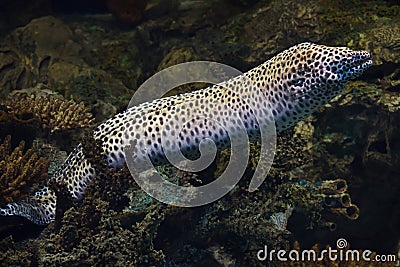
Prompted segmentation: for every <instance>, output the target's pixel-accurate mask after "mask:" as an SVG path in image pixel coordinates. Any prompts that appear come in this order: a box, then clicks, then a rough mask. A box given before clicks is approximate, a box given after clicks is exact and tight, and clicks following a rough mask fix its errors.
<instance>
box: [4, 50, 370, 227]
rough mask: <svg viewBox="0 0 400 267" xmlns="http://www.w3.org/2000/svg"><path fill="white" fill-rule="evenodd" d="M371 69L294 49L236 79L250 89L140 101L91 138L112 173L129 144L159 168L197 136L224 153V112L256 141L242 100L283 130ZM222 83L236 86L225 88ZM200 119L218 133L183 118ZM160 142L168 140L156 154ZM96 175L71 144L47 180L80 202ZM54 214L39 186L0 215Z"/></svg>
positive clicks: (347, 57) (48, 194) (47, 192)
mask: <svg viewBox="0 0 400 267" xmlns="http://www.w3.org/2000/svg"><path fill="white" fill-rule="evenodd" d="M371 65H372V61H371V60H370V55H369V53H368V52H366V51H353V50H351V49H349V48H346V47H328V46H324V45H317V44H313V43H302V44H298V45H296V46H293V47H291V48H289V49H287V50H285V51H283V52H281V53H279V54H278V55H276V56H274V57H273V58H271V59H270V60H268V61H266V62H265V63H263V64H261V65H260V66H258V67H256V68H254V69H251V70H250V71H248V72H246V73H245V74H243V75H245V76H246V77H247V78H248V79H250V81H251V83H247V84H240V83H237V80H235V79H236V78H233V79H231V80H228V81H226V82H224V84H218V85H214V86H211V87H208V88H206V89H202V90H198V91H195V92H192V93H187V94H181V95H177V96H171V97H166V98H161V99H157V100H154V101H151V102H146V103H143V104H140V105H138V106H134V107H131V108H129V109H127V110H126V111H125V112H122V113H120V114H117V115H115V116H114V117H113V118H111V119H109V120H107V121H106V122H104V123H103V124H101V125H99V126H98V127H97V128H96V129H95V130H94V131H93V135H94V138H95V139H96V140H101V141H102V144H103V145H102V149H103V151H104V154H105V160H107V163H108V165H109V166H111V167H113V168H115V169H119V168H121V167H122V166H123V165H124V164H125V155H124V151H123V148H124V145H126V144H127V143H129V142H130V141H132V140H135V141H136V143H137V144H138V146H139V148H140V149H139V150H138V154H139V155H138V157H143V156H145V154H146V153H147V155H149V156H150V158H152V160H153V162H155V163H157V162H158V163H159V164H164V160H163V156H164V155H165V154H163V153H164V152H163V151H165V150H176V149H181V150H182V151H183V150H185V149H186V150H189V151H190V150H191V149H192V150H193V149H194V150H196V148H198V145H199V142H200V141H201V140H202V139H204V138H211V139H212V140H213V141H215V143H216V145H217V148H219V149H224V148H225V147H227V146H228V145H229V144H228V143H229V142H228V141H229V139H227V138H228V136H227V134H226V132H225V130H224V129H228V128H229V129H232V130H233V131H234V130H235V125H236V124H237V123H238V122H237V120H238V118H237V116H236V117H234V116H233V115H232V114H230V112H227V110H228V109H233V110H235V111H237V112H238V113H237V114H240V118H239V119H240V120H241V121H242V122H243V123H244V126H245V128H246V131H247V132H248V134H249V137H250V138H249V139H250V140H254V139H257V138H259V134H258V133H257V129H258V122H257V120H256V119H255V114H254V112H257V110H252V109H251V108H249V105H247V104H246V102H243V99H245V98H246V99H248V100H249V101H251V102H252V106H253V107H256V108H257V107H264V108H267V109H268V110H269V111H270V113H269V114H272V115H271V116H273V118H266V119H273V120H274V121H275V125H276V130H277V131H282V130H285V129H287V128H289V127H291V126H293V125H295V124H296V123H297V122H299V121H301V120H302V119H304V118H305V117H307V116H308V115H309V114H311V113H312V112H314V111H316V110H317V109H318V108H320V107H321V106H323V105H324V104H326V103H327V102H329V101H330V100H331V99H332V98H333V97H335V96H336V95H338V94H339V93H340V92H341V91H342V90H343V89H344V87H345V86H346V84H347V83H348V82H349V81H350V80H351V79H354V78H357V77H359V76H360V75H361V74H362V73H363V72H364V71H365V70H366V69H367V68H369V67H370V66H371ZM238 84H240V85H238ZM223 85H229V86H233V87H235V86H236V87H238V86H240V88H236V89H237V90H228V89H226V87H225V86H223ZM255 92H257V93H261V94H262V95H263V97H255V96H256V95H260V94H254V93H255ZM200 113H201V114H208V115H209V116H213V118H216V119H218V118H219V119H221V121H222V122H223V123H224V124H225V125H223V126H224V127H225V128H221V127H219V126H215V125H212V123H210V122H209V121H206V120H204V121H200V122H198V121H189V120H188V121H186V119H185V118H191V116H193V115H196V114H200ZM259 115H263V114H259ZM183 124H184V128H183V129H181V130H179V127H177V125H183ZM161 137H163V138H166V140H167V141H166V142H165V143H164V144H166V146H165V147H163V149H161V147H162V145H161ZM164 140H165V139H164ZM95 175H96V170H95V169H94V168H93V167H92V166H91V165H90V163H89V162H88V161H87V160H86V159H85V156H84V153H83V147H82V145H78V146H77V147H76V148H75V149H74V150H73V151H72V152H71V154H69V156H68V158H67V159H66V160H65V162H64V163H63V164H62V166H61V167H60V169H59V170H58V171H57V172H56V173H55V174H54V175H53V177H51V179H55V180H56V181H59V182H62V183H66V185H67V188H68V190H69V192H70V193H71V195H72V196H73V197H74V198H76V199H78V200H79V199H82V197H83V193H84V190H85V188H86V187H87V186H88V184H89V183H90V181H91V179H92V178H93V177H94V176H95ZM55 209H56V196H55V193H54V192H53V191H52V190H51V189H50V188H49V187H48V186H45V187H43V188H42V189H41V190H39V191H38V192H36V193H35V194H34V195H32V196H31V197H29V199H27V200H25V201H21V202H18V203H10V204H7V205H6V206H4V207H3V208H1V209H0V214H1V215H3V216H7V215H18V216H23V217H26V218H27V219H29V220H31V221H32V222H34V223H36V224H42V225H45V224H48V223H50V222H51V221H53V220H54V219H55Z"/></svg>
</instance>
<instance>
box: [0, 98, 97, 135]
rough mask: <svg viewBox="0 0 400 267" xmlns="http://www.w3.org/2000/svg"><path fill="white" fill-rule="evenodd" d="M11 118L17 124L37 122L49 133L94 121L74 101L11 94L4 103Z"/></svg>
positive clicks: (87, 111)
mask: <svg viewBox="0 0 400 267" xmlns="http://www.w3.org/2000/svg"><path fill="white" fill-rule="evenodd" d="M5 104H6V106H7V109H8V113H9V114H10V116H11V118H12V119H14V120H15V121H18V122H23V123H29V122H32V121H36V120H37V121H38V122H39V123H40V124H41V126H42V127H43V128H47V129H49V130H50V133H55V132H58V131H63V130H68V129H74V128H81V127H88V126H91V125H92V123H93V121H94V119H93V118H92V114H91V113H90V110H89V108H87V107H85V105H84V104H83V103H82V102H81V103H76V102H75V101H74V100H69V101H67V100H65V99H63V98H61V97H58V96H57V95H52V94H47V95H45V96H35V95H28V94H27V93H23V92H14V93H12V94H11V95H10V96H9V97H8V99H7V101H6V102H5Z"/></svg>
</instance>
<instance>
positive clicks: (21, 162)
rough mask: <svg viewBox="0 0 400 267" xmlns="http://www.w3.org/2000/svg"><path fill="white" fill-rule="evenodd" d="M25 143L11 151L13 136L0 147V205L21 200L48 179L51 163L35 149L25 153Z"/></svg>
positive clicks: (8, 137)
mask: <svg viewBox="0 0 400 267" xmlns="http://www.w3.org/2000/svg"><path fill="white" fill-rule="evenodd" d="M24 148H25V142H24V141H21V142H20V143H19V145H18V146H17V147H16V148H15V149H14V150H12V149H11V136H7V137H6V138H5V140H4V143H3V144H1V145H0V203H2V204H4V203H9V202H15V201H17V200H21V199H23V198H26V197H27V196H28V193H29V192H30V191H31V188H32V185H33V184H37V183H40V181H44V180H46V179H47V169H48V167H49V164H50V161H49V160H47V159H45V158H43V157H40V156H39V154H38V153H37V150H36V149H35V148H34V147H31V148H29V149H28V150H27V151H26V152H24Z"/></svg>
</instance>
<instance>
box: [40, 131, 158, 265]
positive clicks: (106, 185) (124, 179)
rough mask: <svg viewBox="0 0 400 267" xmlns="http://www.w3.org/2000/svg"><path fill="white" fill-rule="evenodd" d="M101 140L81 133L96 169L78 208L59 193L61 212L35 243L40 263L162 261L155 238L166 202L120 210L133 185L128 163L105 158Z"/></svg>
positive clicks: (153, 262)
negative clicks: (113, 165)
mask: <svg viewBox="0 0 400 267" xmlns="http://www.w3.org/2000/svg"><path fill="white" fill-rule="evenodd" d="M99 145H100V144H99V143H98V141H96V140H94V139H93V137H91V135H90V134H87V135H86V136H85V138H84V141H83V146H84V147H85V151H86V154H85V156H86V157H87V158H88V160H89V161H90V162H91V163H92V164H93V165H94V166H96V170H97V172H98V174H97V176H96V177H95V178H94V179H93V181H92V182H91V183H90V185H89V187H88V188H87V189H86V191H85V195H86V196H85V198H84V200H83V202H82V205H81V206H80V207H79V208H78V207H76V206H74V205H72V207H71V206H70V207H68V205H64V204H66V203H59V202H63V201H65V199H58V201H57V205H58V207H59V205H61V206H62V207H63V208H64V209H65V213H64V215H63V217H62V218H58V219H57V220H58V222H56V223H58V224H59V225H58V227H57V228H58V229H53V231H54V230H56V233H53V234H51V235H50V236H48V237H47V239H46V241H45V242H41V243H40V244H39V246H40V248H39V255H38V261H39V265H71V264H72V265H78V264H80V265H82V264H83V265H90V266H94V265H116V266H126V265H133V266H164V264H165V258H164V255H163V252H162V251H160V250H156V249H155V248H154V244H153V242H154V238H155V237H156V235H157V228H158V226H159V224H160V223H161V222H162V221H163V219H164V217H165V208H164V207H165V206H163V205H160V204H159V203H156V204H152V205H150V206H148V208H147V209H145V210H136V211H135V212H131V213H126V212H124V211H123V209H124V207H125V206H126V205H127V201H125V200H126V197H124V193H125V192H126V190H127V188H128V187H129V186H133V182H132V181H133V179H132V178H131V177H130V173H129V171H128V170H127V168H123V169H122V170H121V171H115V170H113V169H110V168H109V167H108V166H107V165H106V164H105V163H104V164H103V163H102V162H104V161H103V160H102V156H101V153H99V152H100V151H101V147H100V146H99ZM56 190H62V186H60V187H58V188H56ZM136 190H137V188H136ZM57 195H58V194H57Z"/></svg>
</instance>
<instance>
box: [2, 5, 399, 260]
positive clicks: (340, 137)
mask: <svg viewBox="0 0 400 267" xmlns="http://www.w3.org/2000/svg"><path fill="white" fill-rule="evenodd" d="M41 2H43V3H44V4H43V10H44V8H45V5H47V4H48V3H47V1H41ZM133 2H134V1H133ZM143 2H144V1H143ZM202 2H204V3H199V1H188V0H185V1H178V0H170V1H155V0H153V1H148V4H147V8H146V9H145V10H144V13H143V14H141V21H140V22H139V21H135V24H134V25H131V26H126V25H121V24H120V23H118V22H116V20H115V19H114V18H112V17H111V16H110V15H109V14H87V13H75V14H63V15H57V14H54V15H50V14H48V13H45V14H43V15H47V16H44V17H40V16H41V14H42V13H40V12H39V13H35V14H39V15H40V16H34V17H29V19H27V18H25V19H21V20H18V23H16V24H15V25H16V26H18V27H17V28H14V29H11V30H9V31H7V32H5V34H3V35H1V36H2V38H1V43H0V88H1V90H0V104H1V105H0V129H1V131H0V137H1V138H0V140H1V141H3V140H5V138H6V136H8V135H11V136H12V137H11V141H7V140H9V139H6V142H5V145H3V146H2V147H1V148H2V150H1V152H2V153H1V156H2V158H0V171H2V173H0V178H1V181H0V185H1V187H0V192H9V193H10V196H9V197H14V196H15V197H23V195H24V194H25V192H26V188H25V187H22V189H23V190H21V188H17V187H16V188H13V186H15V184H13V182H14V183H16V182H18V183H20V182H21V181H22V182H25V183H26V184H29V185H32V186H33V187H38V186H40V185H42V184H43V182H44V181H43V179H41V178H34V180H33V178H32V177H34V176H29V177H25V176H20V175H16V176H15V179H14V180H13V181H11V180H12V179H11V177H10V176H7V177H6V175H4V174H5V173H8V172H10V171H9V170H8V171H7V170H6V171H3V170H4V169H6V168H5V167H4V168H3V166H6V165H7V164H11V162H8V161H7V162H6V160H8V159H9V158H10V157H9V155H10V153H17V152H12V151H15V149H20V150H24V149H22V148H21V145H20V142H21V141H24V142H25V144H26V145H25V150H26V148H30V147H34V148H37V149H38V150H37V151H36V150H35V152H32V151H33V150H32V151H30V152H27V151H24V152H25V154H23V153H22V152H21V153H22V154H21V155H29V156H30V157H34V159H37V158H39V157H43V158H44V160H45V161H43V162H42V161H41V162H42V163H43V164H44V163H45V162H47V161H50V163H49V164H50V169H51V168H56V166H58V165H57V164H60V162H62V159H63V158H64V157H65V154H66V153H65V151H66V152H70V151H71V150H72V148H73V147H75V145H76V144H77V143H78V142H80V141H81V140H82V136H83V134H82V130H79V129H80V128H81V127H87V126H90V125H91V124H92V123H94V124H97V123H100V122H102V121H104V120H105V119H107V118H109V117H111V116H112V115H113V114H115V113H117V112H119V111H121V110H124V109H125V108H126V105H127V104H128V102H129V99H130V98H131V96H132V94H133V93H134V92H135V90H136V89H137V88H138V86H140V84H141V83H142V82H143V81H145V80H146V79H147V78H148V77H150V76H151V75H152V74H154V73H156V72H157V71H158V70H161V69H163V68H165V67H168V66H171V65H173V64H177V63H182V62H185V61H189V60H212V61H218V62H221V63H224V64H228V65H231V66H233V67H235V68H237V69H240V70H242V71H245V70H248V69H249V68H251V67H253V66H255V65H257V64H259V63H261V62H263V61H265V60H266V59H268V58H270V57H271V56H273V55H275V54H276V53H277V52H278V51H281V50H283V49H285V48H287V47H289V46H291V45H294V44H296V43H299V42H303V41H312V42H318V43H323V44H327V45H332V46H348V47H350V48H353V49H365V50H368V51H370V52H371V55H372V58H373V60H374V64H375V65H374V66H373V67H372V68H371V69H370V70H369V71H368V72H367V73H366V74H365V75H364V76H363V77H362V78H361V79H360V80H361V81H355V82H352V83H351V84H349V86H348V87H347V89H346V91H345V92H344V93H343V94H342V95H340V96H338V97H337V98H336V99H335V100H334V101H332V102H331V103H330V104H328V105H327V107H326V108H325V109H324V110H322V111H321V112H319V113H317V114H315V115H314V116H312V117H310V118H308V119H307V120H305V121H303V122H301V123H300V124H299V125H297V126H296V127H295V128H294V129H291V130H288V131H286V132H284V133H282V134H280V135H279V138H278V147H277V154H276V158H275V161H274V164H273V167H272V169H271V171H270V173H269V177H268V178H267V179H266V180H265V181H264V183H263V184H262V186H261V187H260V189H259V190H257V191H256V192H254V193H250V192H248V191H247V187H248V184H249V180H250V177H251V173H252V172H253V171H254V170H253V169H254V166H255V165H254V162H256V160H257V158H258V156H259V155H258V151H259V150H258V148H259V144H258V143H254V144H252V145H251V161H250V164H249V166H248V168H247V170H246V174H245V177H244V178H243V179H242V180H241V181H240V183H239V184H238V186H237V187H235V189H234V190H233V191H232V192H230V193H229V194H228V195H227V196H225V197H224V198H223V199H221V200H219V201H218V202H215V203H212V204H209V205H207V206H204V207H198V208H193V209H184V208H177V207H170V206H166V205H164V204H161V203H159V202H158V201H156V200H154V199H152V198H151V197H149V196H147V195H146V194H144V193H143V191H142V190H140V188H139V187H138V186H137V185H136V184H135V183H134V181H133V179H132V178H131V176H130V173H129V172H128V171H127V169H122V170H121V171H118V172H116V171H112V170H110V169H109V168H107V166H105V165H104V164H103V165H102V157H101V155H100V153H99V148H98V145H101V144H97V143H96V142H95V141H94V140H91V139H90V137H88V136H86V137H85V138H84V141H83V142H84V146H85V148H87V153H88V155H86V156H87V157H88V158H89V159H90V160H91V161H92V162H93V164H95V165H96V166H97V169H98V170H100V172H99V173H100V174H99V176H98V177H97V178H96V179H95V180H94V181H93V183H92V184H91V185H90V186H89V188H88V189H87V192H86V197H85V198H84V199H83V201H82V203H74V202H73V201H71V200H70V199H69V197H68V196H64V195H63V194H62V192H63V190H62V187H61V186H60V185H57V184H54V185H53V186H54V188H55V189H56V191H57V192H58V194H59V198H60V199H61V201H60V203H59V206H58V216H57V220H56V222H54V223H52V224H50V225H49V226H47V227H45V228H43V227H37V226H32V225H31V224H30V223H29V222H27V221H25V220H24V219H22V218H4V217H0V225H1V226H0V238H1V240H0V262H1V263H2V264H5V265H19V266H38V265H39V266H45V265H50V266H54V265H61V266H63V265H67V266H82V265H83V266H94V265H101V266H102V265H110V266H204V265H210V266H265V264H266V262H261V261H259V260H258V259H257V255H256V254H257V251H259V250H260V249H262V248H263V247H264V245H267V246H268V247H269V248H271V249H272V248H273V249H276V250H278V249H285V250H287V251H288V250H289V249H290V248H294V249H297V250H300V249H306V248H307V249H308V248H313V249H314V250H315V251H320V250H321V248H325V247H326V246H330V247H332V248H336V241H337V239H338V238H345V239H346V240H347V241H348V242H349V244H350V248H351V249H359V250H365V249H369V250H371V251H375V252H376V253H377V254H396V255H398V253H399V250H400V245H399V244H400V231H399V230H400V229H399V225H400V213H399V211H400V199H399V197H398V195H399V192H400V172H399V170H400V138H399V137H400V129H399V125H400V111H399V107H400V62H399V58H400V57H399V53H400V48H399V41H400V30H399V18H400V6H399V5H398V3H396V2H395V1H352V3H351V4H348V3H347V4H343V1H327V2H326V1H317V0H315V1H314V0H313V1H305V0H301V1H285V2H284V3H282V1H278V0H264V1H263V0H259V1H244V0H240V1H239V0H238V1H225V0H213V1H202ZM46 8H48V7H47V6H46ZM141 12H143V11H141ZM32 18H33V19H32ZM31 19H32V20H31ZM19 21H23V22H24V23H23V25H21V23H20V22H19ZM0 30H2V29H1V28H0ZM32 88H36V89H32ZM195 88H196V85H191V86H187V87H180V88H178V89H177V92H184V91H187V90H193V89H195ZM16 90H22V91H23V92H28V95H27V97H31V95H32V92H34V91H35V90H36V91H39V92H44V93H50V94H51V95H54V96H55V97H56V98H57V99H63V100H64V101H74V103H77V104H78V103H80V102H81V101H82V105H83V106H84V107H85V108H83V106H82V114H83V115H82V116H83V117H82V118H87V119H88V121H86V122H88V123H81V124H82V125H79V123H76V124H73V127H70V128H68V129H67V128H62V129H60V130H57V131H54V132H51V130H49V128H46V127H43V123H38V122H37V121H36V122H32V123H31V122H30V119H31V118H33V117H32V116H33V115H29V116H25V115H24V114H25V113H24V114H22V115H21V116H18V118H20V119H21V121H17V120H15V119H13V118H12V116H11V115H10V114H11V113H12V108H15V107H16V105H10V103H11V102H10V101H11V100H12V97H13V94H15V93H16ZM36 91H35V92H36ZM7 101H8V102H7ZM21 101H22V100H21ZM25 102H26V101H23V102H21V103H19V104H21V105H22V104H26V103H25ZM7 103H9V104H7ZM16 103H17V102H16ZM7 105H8V107H7ZM33 105H34V106H35V109H34V110H35V111H36V112H38V109H40V108H41V106H40V105H36V104H33ZM42 108H43V107H42ZM74 110H75V109H74ZM39 113H40V112H39ZM77 113H79V112H77ZM88 113H90V115H88ZM40 114H41V113H40ZM43 114H45V112H43ZM84 114H86V115H84ZM92 118H95V120H94V121H93V120H92ZM82 120H84V119H82ZM82 120H80V119H79V120H78V122H79V121H80V122H82ZM86 129H87V128H86ZM7 142H8V143H7ZM38 144H40V145H38ZM34 145H36V146H34ZM4 146H7V147H8V148H7V149H8V150H7V149H3V147H4ZM22 147H23V146H22ZM29 153H31V154H29ZM29 156H23V159H22V160H20V164H22V165H19V166H18V167H16V169H17V170H19V169H20V170H23V168H24V166H26V164H27V162H28V163H29V159H28V158H29ZM24 157H25V158H24ZM13 158H14V159H15V158H16V157H13ZM228 158H229V151H224V152H222V153H221V154H219V155H218V157H217V159H216V161H215V163H214V164H213V165H212V166H210V167H209V168H208V169H207V170H205V171H203V172H201V173H196V174H188V173H184V172H182V171H179V170H176V169H174V168H172V167H162V168H160V169H159V170H160V172H161V173H162V174H163V176H165V177H166V179H169V180H170V181H174V182H176V183H179V184H182V185H188V186H190V185H194V186H198V185H199V184H202V183H207V182H209V181H212V180H213V179H215V177H218V174H219V173H221V172H222V171H223V169H224V166H226V163H227V161H228ZM15 161H17V160H15ZM43 164H42V165H40V166H41V167H40V168H39V167H37V168H38V169H40V171H39V170H38V171H37V173H40V175H39V176H42V175H41V173H42V172H41V171H42V169H41V168H42V167H43ZM8 168H10V167H8ZM48 172H49V173H51V170H48ZM10 179H11V180H10ZM324 181H325V182H324ZM343 181H344V182H343ZM328 184H329V185H333V184H334V185H335V187H334V190H333V189H332V191H329V190H328V191H326V190H327V189H326V187H323V185H324V186H326V185H328ZM22 185H25V184H22ZM344 187H345V189H346V190H345V191H341V190H343V188H344ZM5 190H6V191H5ZM20 192H22V193H23V194H22V196H21V194H18V193H20ZM7 194H8V193H7ZM7 194H5V193H2V196H1V199H6V198H7V197H8V195H7ZM350 206H351V207H352V209H347V208H348V207H350ZM353 206H356V208H357V209H356V208H354V207H353ZM355 214H356V215H357V216H355ZM315 244H317V245H315ZM296 263H297V264H303V265H296V266H311V265H307V264H305V265H304V262H303V263H301V262H300V263H299V262H296ZM308 263H309V262H308ZM291 264H292V265H289V266H293V265H294V264H295V263H293V262H292V263H291ZM313 264H315V265H313V266H325V265H326V264H327V262H316V263H313ZM348 264H349V265H347V266H369V265H368V264H369V263H368V262H350V263H348ZM386 264H387V263H386ZM270 265H271V266H287V265H283V264H282V263H281V262H278V261H276V260H275V261H274V262H272V263H270ZM376 266H379V264H377V265H376ZM381 266H388V265H384V264H383V263H382V265H381ZM389 266H390V265H389Z"/></svg>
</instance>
